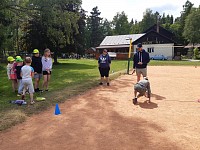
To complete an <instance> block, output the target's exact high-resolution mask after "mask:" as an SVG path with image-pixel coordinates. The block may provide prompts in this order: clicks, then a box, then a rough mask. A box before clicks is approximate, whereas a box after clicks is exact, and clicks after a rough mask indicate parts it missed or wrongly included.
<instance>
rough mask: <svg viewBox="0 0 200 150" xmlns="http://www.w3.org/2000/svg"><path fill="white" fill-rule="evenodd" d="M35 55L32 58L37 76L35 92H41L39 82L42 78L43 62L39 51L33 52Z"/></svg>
mask: <svg viewBox="0 0 200 150" xmlns="http://www.w3.org/2000/svg"><path fill="white" fill-rule="evenodd" d="M33 55H34V56H32V64H31V66H32V67H33V69H34V71H35V74H34V79H35V85H34V86H35V92H40V89H39V82H40V79H41V78H42V60H41V57H40V54H39V50H38V49H34V50H33Z"/></svg>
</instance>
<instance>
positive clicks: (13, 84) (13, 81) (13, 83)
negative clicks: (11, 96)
mask: <svg viewBox="0 0 200 150" xmlns="http://www.w3.org/2000/svg"><path fill="white" fill-rule="evenodd" d="M11 82H12V89H13V92H15V80H11Z"/></svg>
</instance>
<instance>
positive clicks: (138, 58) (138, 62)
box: [133, 43, 150, 82]
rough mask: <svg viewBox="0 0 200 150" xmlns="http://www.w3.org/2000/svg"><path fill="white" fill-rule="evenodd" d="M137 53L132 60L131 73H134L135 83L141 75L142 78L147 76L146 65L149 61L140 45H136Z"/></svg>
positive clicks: (147, 54)
mask: <svg viewBox="0 0 200 150" xmlns="http://www.w3.org/2000/svg"><path fill="white" fill-rule="evenodd" d="M137 50H138V51H137V53H135V55H134V59H133V73H135V71H136V75H137V82H139V81H140V77H141V74H142V76H143V77H146V76H147V64H148V63H149V61H150V57H149V53H147V52H146V51H145V50H144V49H142V44H141V43H139V44H138V45H137Z"/></svg>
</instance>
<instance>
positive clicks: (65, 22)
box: [29, 0, 81, 63]
mask: <svg viewBox="0 0 200 150" xmlns="http://www.w3.org/2000/svg"><path fill="white" fill-rule="evenodd" d="M80 4H81V1H80V0H74V1H73V3H72V2H71V1H70V0H59V1H55V0H48V2H47V1H46V0H40V1H39V0H30V1H29V5H30V6H31V7H32V9H33V10H35V15H36V16H37V18H38V19H39V21H38V22H39V23H41V26H42V27H41V28H42V29H44V30H43V31H44V32H43V31H41V30H38V32H41V34H44V35H45V36H46V37H47V38H48V42H49V43H43V45H44V46H46V47H50V48H51V50H52V51H53V52H54V63H57V56H58V52H59V51H60V50H61V49H62V48H64V47H65V46H66V45H67V44H71V43H74V38H73V35H74V34H78V20H79V17H80V16H79V14H78V13H77V12H76V11H75V10H76V8H77V7H79V6H80ZM41 28H40V29H41ZM30 30H32V28H30ZM30 40H31V39H30ZM46 42H47V41H46Z"/></svg>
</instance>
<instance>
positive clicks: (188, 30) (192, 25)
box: [183, 7, 200, 44]
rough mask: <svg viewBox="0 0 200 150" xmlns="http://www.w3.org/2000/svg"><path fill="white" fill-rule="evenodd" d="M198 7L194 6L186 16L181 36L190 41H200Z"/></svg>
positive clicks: (199, 10)
mask: <svg viewBox="0 0 200 150" xmlns="http://www.w3.org/2000/svg"><path fill="white" fill-rule="evenodd" d="M199 22H200V7H199V8H194V9H193V10H192V12H191V13H190V14H189V15H188V16H187V17H186V20H185V27H184V32H183V36H184V37H185V38H186V39H187V40H188V41H189V42H190V43H193V44H194V43H200V24H199Z"/></svg>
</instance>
